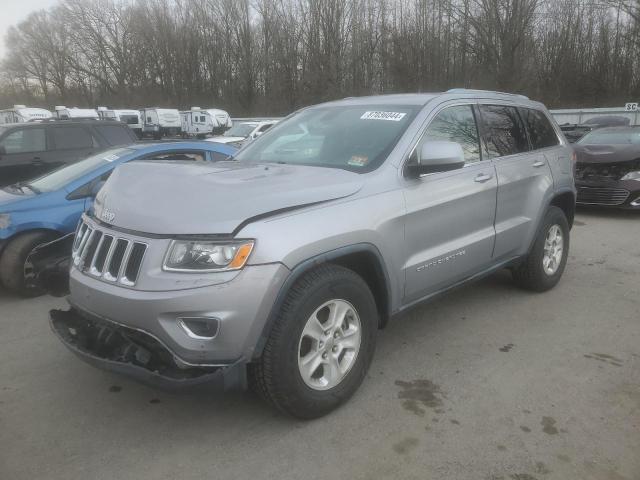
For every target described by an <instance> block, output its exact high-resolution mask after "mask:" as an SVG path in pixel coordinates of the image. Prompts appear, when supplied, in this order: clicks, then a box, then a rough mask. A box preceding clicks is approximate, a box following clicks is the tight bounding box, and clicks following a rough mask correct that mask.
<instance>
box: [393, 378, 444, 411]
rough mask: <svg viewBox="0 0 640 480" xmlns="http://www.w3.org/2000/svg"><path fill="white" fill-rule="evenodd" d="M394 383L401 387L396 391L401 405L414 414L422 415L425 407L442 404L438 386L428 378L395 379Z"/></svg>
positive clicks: (433, 407)
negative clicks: (407, 380)
mask: <svg viewBox="0 0 640 480" xmlns="http://www.w3.org/2000/svg"><path fill="white" fill-rule="evenodd" d="M395 384H396V385H397V386H398V387H400V388H401V389H402V390H400V391H399V392H398V398H399V399H400V400H402V407H403V408H404V409H405V410H407V411H408V412H411V413H413V414H414V415H417V416H419V417H424V415H425V413H426V409H427V408H431V409H438V408H439V407H441V406H442V398H441V397H442V392H441V391H440V387H439V386H438V385H436V384H435V383H433V382H432V381H430V380H414V381H412V382H404V381H402V380H396V382H395Z"/></svg>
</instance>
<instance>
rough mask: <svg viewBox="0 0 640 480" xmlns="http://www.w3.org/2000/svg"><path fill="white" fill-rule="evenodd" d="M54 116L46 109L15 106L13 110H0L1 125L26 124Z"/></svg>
mask: <svg viewBox="0 0 640 480" xmlns="http://www.w3.org/2000/svg"><path fill="white" fill-rule="evenodd" d="M52 116H53V114H52V113H51V112H50V111H49V110H45V109H44V108H33V107H27V106H26V105H14V106H13V108H9V109H6V110H0V125H2V124H5V123H24V122H31V121H33V120H46V119H47V118H51V117H52Z"/></svg>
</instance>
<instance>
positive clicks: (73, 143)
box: [52, 127, 94, 150]
mask: <svg viewBox="0 0 640 480" xmlns="http://www.w3.org/2000/svg"><path fill="white" fill-rule="evenodd" d="M52 132H53V141H54V144H55V146H56V150H68V149H78V148H92V147H93V146H94V144H93V137H92V136H91V133H89V130H87V129H86V128H83V127H56V128H53V129H52Z"/></svg>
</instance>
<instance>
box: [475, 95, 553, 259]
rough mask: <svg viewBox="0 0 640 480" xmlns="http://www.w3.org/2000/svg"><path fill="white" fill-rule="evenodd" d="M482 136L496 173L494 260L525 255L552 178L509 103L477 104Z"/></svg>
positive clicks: (543, 157)
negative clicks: (496, 197)
mask: <svg viewBox="0 0 640 480" xmlns="http://www.w3.org/2000/svg"><path fill="white" fill-rule="evenodd" d="M479 110H480V113H481V118H482V130H483V134H484V135H483V137H484V142H485V146H486V151H487V154H488V156H489V157H490V158H491V159H493V162H494V164H495V167H496V173H497V175H498V201H497V206H496V223H495V227H496V244H495V250H494V254H493V256H494V258H495V259H496V260H500V259H504V258H509V257H513V256H519V255H523V254H525V253H526V252H527V251H528V249H529V242H530V239H531V238H533V234H534V230H535V229H536V228H537V224H538V218H539V215H540V214H541V210H542V206H543V205H545V202H546V198H547V196H548V195H549V194H550V193H551V192H552V191H553V177H552V175H551V169H550V168H549V162H548V161H547V158H546V157H545V155H544V153H543V152H542V151H541V150H539V149H533V148H532V147H531V144H530V142H529V137H528V135H527V131H526V128H525V125H524V122H523V119H522V118H521V115H520V113H519V111H518V108H516V107H515V106H513V105H495V104H487V105H480V106H479Z"/></svg>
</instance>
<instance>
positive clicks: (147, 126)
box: [140, 107, 182, 140]
mask: <svg viewBox="0 0 640 480" xmlns="http://www.w3.org/2000/svg"><path fill="white" fill-rule="evenodd" d="M140 115H142V134H143V135H150V136H152V137H153V138H155V139H158V140H159V139H160V138H162V137H163V136H165V135H172V136H174V135H178V134H180V132H181V131H182V123H181V121H180V112H179V111H178V110H176V109H175V108H156V107H153V108H143V109H142V110H140Z"/></svg>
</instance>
